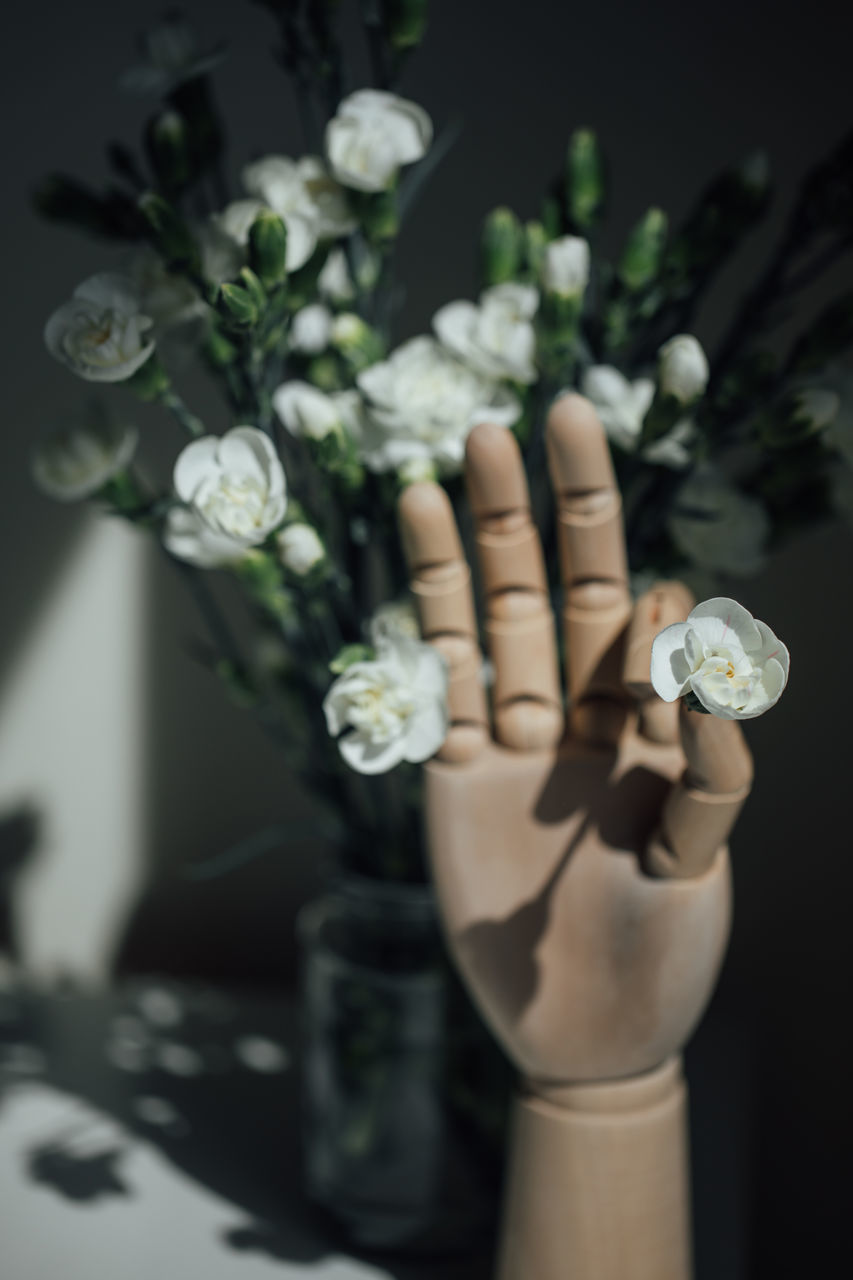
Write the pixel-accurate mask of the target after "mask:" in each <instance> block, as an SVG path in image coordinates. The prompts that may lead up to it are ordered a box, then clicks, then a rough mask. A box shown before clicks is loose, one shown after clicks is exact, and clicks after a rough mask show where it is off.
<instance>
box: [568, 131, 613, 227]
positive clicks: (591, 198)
mask: <svg viewBox="0 0 853 1280" xmlns="http://www.w3.org/2000/svg"><path fill="white" fill-rule="evenodd" d="M603 204H604V164H603V161H602V156H601V151H600V149H599V146H598V139H597V137H596V136H595V134H594V133H593V131H592V130H591V129H576V130H575V132H574V133H573V134H572V136H571V138H570V139H569V149H568V154H567V156H566V206H567V208H568V211H569V218H570V219H571V221H572V222H573V223H574V224H575V226H576V227H578V228H580V230H582V231H586V230H587V229H589V228H591V227H593V226H595V224H596V222H597V221H598V219H599V215H600V213H601V210H602V206H603Z"/></svg>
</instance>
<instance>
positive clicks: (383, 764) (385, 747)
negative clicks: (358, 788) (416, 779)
mask: <svg viewBox="0 0 853 1280" xmlns="http://www.w3.org/2000/svg"><path fill="white" fill-rule="evenodd" d="M338 749H339V750H340V753H341V755H342V756H343V758H344V760H345V761H346V762H347V764H348V765H349V766H350V768H351V769H355V771H356V773H367V774H373V773H387V772H388V770H389V769H393V768H394V766H395V765H398V764H399V763H400V761H401V760H403V759H404V758H405V757H404V752H405V743H404V739H403V738H402V736H399V737H396V738H392V739H391V740H390V741H388V742H371V741H370V740H369V738H368V737H367V736H366V735H365V734H362V733H359V732H358V730H354V731H353V732H352V733H345V734H344V736H343V737H342V738H338Z"/></svg>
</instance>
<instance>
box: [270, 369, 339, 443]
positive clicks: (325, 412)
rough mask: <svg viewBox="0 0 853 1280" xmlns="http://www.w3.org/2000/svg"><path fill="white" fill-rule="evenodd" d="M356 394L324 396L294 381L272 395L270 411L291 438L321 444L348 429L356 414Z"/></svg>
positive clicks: (323, 392)
mask: <svg viewBox="0 0 853 1280" xmlns="http://www.w3.org/2000/svg"><path fill="white" fill-rule="evenodd" d="M358 399H359V397H358V392H356V391H335V392H333V393H332V394H331V395H327V393H326V392H325V391H320V390H319V389H318V388H317V387H315V386H312V384H311V383H310V382H300V381H299V380H298V379H297V378H294V379H292V380H291V381H290V382H283V383H282V384H281V386H280V387H278V388H277V389H276V390H275V391H274V392H273V397H272V402H273V408H274V409H275V411H276V413H277V414H278V416H279V418H280V419H281V421H282V423H283V424H284V426H285V427H287V430H288V431H289V432H290V433H291V435H294V436H308V438H309V439H311V440H322V439H324V437H325V436H327V435H329V434H330V433H331V432H340V431H341V430H342V429H349V428H350V427H351V425H352V424H353V420H354V418H355V417H356V415H357V414H358Z"/></svg>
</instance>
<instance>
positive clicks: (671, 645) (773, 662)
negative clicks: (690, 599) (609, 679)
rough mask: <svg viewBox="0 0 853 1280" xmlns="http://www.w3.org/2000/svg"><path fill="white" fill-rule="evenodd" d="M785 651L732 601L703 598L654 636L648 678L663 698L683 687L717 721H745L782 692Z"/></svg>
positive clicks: (672, 697) (669, 698) (785, 673)
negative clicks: (718, 719) (718, 718)
mask: <svg viewBox="0 0 853 1280" xmlns="http://www.w3.org/2000/svg"><path fill="white" fill-rule="evenodd" d="M789 665H790V658H789V654H788V650H787V649H786V648H785V646H784V645H783V644H782V642H781V641H780V640H777V638H776V636H775V635H774V634H773V632H772V631H771V630H770V628H769V627H768V626H767V625H766V623H764V622H759V621H758V619H757V618H753V616H752V614H751V613H749V612H748V611H747V610H746V609H744V607H743V605H740V604H738V603H737V601H736V600H729V599H727V598H726V597H717V598H715V599H713V600H705V601H704V602H703V603H702V604H699V605H697V606H696V608H695V609H693V610H692V612H691V613H690V614H689V615H688V617H687V621H686V622H676V623H673V625H672V626H670V627H666V628H665V629H664V630H663V631H661V632H660V633H659V635H657V636H655V639H654V642H653V644H652V662H651V680H652V685H653V686H654V689H655V692H656V693H657V694H658V695H659V697H661V698H663V700H664V701H665V702H674V701H675V700H676V699H677V698H680V697H681V696H682V695H683V694H685V693H687V692H688V691H692V693H693V694H694V695H695V696H696V697H697V698H698V700H699V702H700V703H701V704H702V706H703V707H704V708H705V710H706V711H710V712H711V713H712V714H713V715H715V716H719V717H720V718H721V719H723V720H751V719H754V717H755V716H760V715H763V714H764V712H765V711H768V710H769V709H770V707H772V706H773V705H774V703H776V702H778V700H779V698H780V697H781V696H782V691H783V689H784V688H785V684H786V682H787V679H788V669H789Z"/></svg>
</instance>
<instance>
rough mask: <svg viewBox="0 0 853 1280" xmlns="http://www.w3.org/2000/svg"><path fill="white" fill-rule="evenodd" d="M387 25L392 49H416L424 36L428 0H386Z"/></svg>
mask: <svg viewBox="0 0 853 1280" xmlns="http://www.w3.org/2000/svg"><path fill="white" fill-rule="evenodd" d="M384 8H385V25H386V30H387V32H388V40H389V43H390V45H391V48H392V49H416V48H417V46H418V45H419V44H420V43H421V41H422V40H423V38H424V32H425V31H426V25H427V9H428V0H385V4H384Z"/></svg>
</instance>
